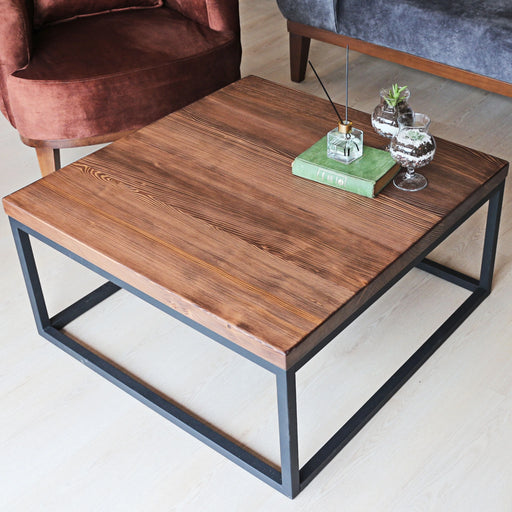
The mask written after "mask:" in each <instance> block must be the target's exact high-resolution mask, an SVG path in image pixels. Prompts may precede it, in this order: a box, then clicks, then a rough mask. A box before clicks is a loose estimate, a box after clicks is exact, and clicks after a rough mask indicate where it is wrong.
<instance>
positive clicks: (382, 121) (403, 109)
mask: <svg viewBox="0 0 512 512" xmlns="http://www.w3.org/2000/svg"><path fill="white" fill-rule="evenodd" d="M389 94H390V90H389V89H381V91H380V103H379V104H378V105H377V106H376V107H375V110H374V111H373V113H372V126H373V128H374V129H375V131H376V132H377V133H378V134H379V135H382V136H383V137H387V138H391V137H393V136H394V135H396V134H397V133H398V118H399V117H400V116H409V117H412V115H413V111H412V108H411V107H410V106H409V104H408V103H407V102H408V100H409V97H410V96H411V92H410V91H409V89H405V90H404V91H402V92H401V93H400V101H398V102H397V104H396V106H391V105H390V104H389V103H388V102H387V101H386V98H387V97H388V96H389Z"/></svg>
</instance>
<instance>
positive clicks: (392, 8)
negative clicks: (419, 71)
mask: <svg viewBox="0 0 512 512" xmlns="http://www.w3.org/2000/svg"><path fill="white" fill-rule="evenodd" d="M361 6H362V4H361V1H360V0H343V1H340V2H338V18H337V31H338V33H341V34H344V35H348V36H351V37H355V38H358V39H362V40H363V41H368V42H370V43H374V44H378V45H380V46H386V47H388V48H393V49H395V50H400V51H403V52H406V53H410V54H412V55H416V56H418V57H423V58H426V59H430V60H433V61H436V62H441V63H443V64H448V65H450V66H454V67H456V68H460V69H465V70H467V71H472V72H474V73H478V74H481V75H485V76H489V77H491V78H496V79H498V80H503V81H505V82H512V66H510V65H507V64H508V63H509V62H510V55H511V53H510V52H511V49H512V9H511V8H510V0H493V1H485V2H482V1H481V0H453V1H450V2H446V1H444V0H429V1H427V2H425V0H395V1H392V2H390V1H389V0H367V1H366V2H364V9H363V10H361ZM312 21H313V20H312ZM313 23H314V21H313ZM309 24H312V23H311V22H310V23H309Z"/></svg>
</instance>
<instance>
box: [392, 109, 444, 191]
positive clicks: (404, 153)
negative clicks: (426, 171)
mask: <svg viewBox="0 0 512 512" xmlns="http://www.w3.org/2000/svg"><path fill="white" fill-rule="evenodd" d="M398 124H399V127H400V129H399V131H398V133H397V134H396V135H395V136H394V137H393V138H392V139H391V143H390V145H389V153H390V155H391V156H392V157H393V159H394V160H395V161H396V162H398V163H400V164H401V165H402V166H403V167H405V168H406V170H405V171H401V172H399V173H398V174H397V175H396V176H395V179H394V180H393V183H394V184H395V187H397V188H399V189H401V190H408V191H410V192H415V191H417V190H421V189H423V188H425V187H426V186H427V179H426V178H425V176H423V175H422V174H418V173H416V172H415V170H416V169H417V168H418V167H423V166H424V165H427V164H429V163H430V162H432V159H433V158H434V154H435V152H436V142H435V140H434V137H432V135H430V133H429V132H428V128H429V126H430V117H428V116H427V115H426V114H420V113H416V114H414V115H413V116H412V119H411V117H410V116H408V115H407V116H400V117H399V118H398Z"/></svg>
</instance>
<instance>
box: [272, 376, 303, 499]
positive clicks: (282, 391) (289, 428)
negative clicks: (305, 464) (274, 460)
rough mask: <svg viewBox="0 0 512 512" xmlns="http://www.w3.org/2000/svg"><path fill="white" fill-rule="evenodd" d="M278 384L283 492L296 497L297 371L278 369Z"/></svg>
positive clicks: (297, 481) (297, 479)
mask: <svg viewBox="0 0 512 512" xmlns="http://www.w3.org/2000/svg"><path fill="white" fill-rule="evenodd" d="M276 384H277V407H278V416H279V445H280V449H281V485H282V490H281V492H282V493H283V494H286V496H288V497H290V498H294V497H295V496H296V495H297V494H298V492H299V484H300V482H299V448H298V436H297V392H296V387H295V372H293V371H285V370H280V371H278V372H277V373H276Z"/></svg>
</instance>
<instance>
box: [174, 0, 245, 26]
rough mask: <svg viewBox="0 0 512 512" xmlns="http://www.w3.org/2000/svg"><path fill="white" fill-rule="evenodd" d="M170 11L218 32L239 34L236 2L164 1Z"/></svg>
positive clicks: (222, 0)
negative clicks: (172, 10)
mask: <svg viewBox="0 0 512 512" xmlns="http://www.w3.org/2000/svg"><path fill="white" fill-rule="evenodd" d="M165 4H166V5H167V6H169V7H170V8H171V9H174V10H175V11H178V12H180V13H181V14H183V15H184V16H186V17H187V18H190V19H192V20H194V21H197V22H198V23H201V24H202V25H206V26H207V27H210V28H211V29H212V30H218V31H219V32H225V31H230V32H235V33H237V32H240V18H239V14H238V0H165Z"/></svg>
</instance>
